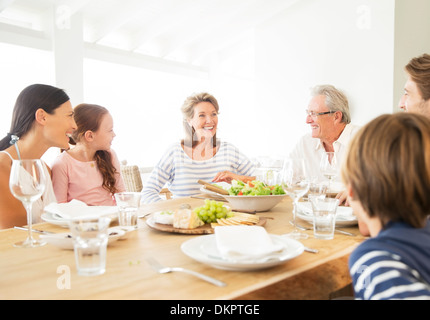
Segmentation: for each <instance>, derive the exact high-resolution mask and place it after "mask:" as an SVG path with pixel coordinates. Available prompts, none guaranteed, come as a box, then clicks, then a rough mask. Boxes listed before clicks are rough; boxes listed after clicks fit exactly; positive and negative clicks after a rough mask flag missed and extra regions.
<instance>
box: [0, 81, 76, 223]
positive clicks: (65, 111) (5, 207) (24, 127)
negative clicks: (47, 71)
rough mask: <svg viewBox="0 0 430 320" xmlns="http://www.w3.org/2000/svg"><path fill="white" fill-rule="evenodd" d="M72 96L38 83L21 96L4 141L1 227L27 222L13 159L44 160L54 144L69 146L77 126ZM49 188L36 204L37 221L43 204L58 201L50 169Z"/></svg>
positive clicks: (0, 176)
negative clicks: (13, 178) (13, 181)
mask: <svg viewBox="0 0 430 320" xmlns="http://www.w3.org/2000/svg"><path fill="white" fill-rule="evenodd" d="M69 100H70V99H69V96H68V95H67V94H66V93H65V92H64V91H63V90H62V89H58V88H56V87H52V86H49V85H43V84H34V85H30V86H28V87H27V88H25V89H24V90H23V91H22V92H21V93H20V94H19V96H18V98H17V100H16V103H15V107H14V109H13V114H12V123H11V127H10V131H9V133H8V134H7V136H6V137H5V138H3V139H2V140H1V141H0V150H2V151H0V229H2V228H10V227H13V226H20V225H25V224H27V213H26V210H25V209H24V206H23V205H22V202H21V201H20V200H18V199H16V198H15V197H14V196H13V195H12V193H11V192H10V190H9V176H10V170H11V167H12V160H19V159H40V158H41V157H42V156H43V154H44V153H45V152H46V151H47V150H48V149H49V148H50V147H58V148H63V149H67V148H69V135H70V134H71V133H72V132H73V130H74V129H76V123H75V121H74V119H73V108H72V104H71V103H70V101H69ZM45 171H46V172H45V174H46V176H47V177H48V179H47V180H48V181H47V184H46V190H45V192H44V194H43V195H42V197H41V198H40V199H39V200H38V201H36V202H35V203H34V205H33V222H39V221H40V215H41V213H42V211H43V207H44V206H46V205H47V204H49V203H51V202H56V199H55V194H54V191H53V188H52V183H51V180H50V179H49V177H50V171H49V169H48V167H47V166H46V165H45Z"/></svg>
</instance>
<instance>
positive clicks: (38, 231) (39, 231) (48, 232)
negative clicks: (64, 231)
mask: <svg viewBox="0 0 430 320" xmlns="http://www.w3.org/2000/svg"><path fill="white" fill-rule="evenodd" d="M14 228H15V229H18V230H24V231H28V228H25V227H16V226H15V227H14ZM31 231H32V232H36V233H41V234H55V232H50V231H43V230H37V229H33V228H32V229H31Z"/></svg>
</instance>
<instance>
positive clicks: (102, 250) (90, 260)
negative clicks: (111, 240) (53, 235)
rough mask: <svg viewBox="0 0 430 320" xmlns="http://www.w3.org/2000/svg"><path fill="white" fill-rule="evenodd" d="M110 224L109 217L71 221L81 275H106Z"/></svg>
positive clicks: (78, 268)
mask: <svg viewBox="0 0 430 320" xmlns="http://www.w3.org/2000/svg"><path fill="white" fill-rule="evenodd" d="M110 222H111V219H110V218H108V217H101V218H87V219H73V220H70V221H69V227H70V230H71V231H72V236H73V247H74V251H75V261H76V268H77V270H78V274H79V275H83V276H95V275H99V274H103V273H105V271H106V251H107V243H108V228H109V224H110Z"/></svg>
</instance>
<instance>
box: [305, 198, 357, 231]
mask: <svg viewBox="0 0 430 320" xmlns="http://www.w3.org/2000/svg"><path fill="white" fill-rule="evenodd" d="M297 218H300V219H303V220H305V221H307V222H309V223H313V213H312V205H311V203H310V202H308V201H303V202H299V204H298V206H297ZM357 224H358V221H357V216H356V215H355V214H354V212H353V211H352V208H351V207H344V206H338V207H337V210H336V227H349V226H355V225H357Z"/></svg>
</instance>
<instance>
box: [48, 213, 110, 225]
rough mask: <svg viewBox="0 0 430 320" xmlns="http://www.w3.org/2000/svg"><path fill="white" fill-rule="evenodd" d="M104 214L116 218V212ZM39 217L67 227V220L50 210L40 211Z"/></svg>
mask: <svg viewBox="0 0 430 320" xmlns="http://www.w3.org/2000/svg"><path fill="white" fill-rule="evenodd" d="M106 216H107V217H109V218H111V219H112V221H116V220H118V214H117V213H114V214H107V215H106ZM40 217H41V218H42V220H43V221H46V222H49V223H51V224H55V225H57V226H60V227H63V228H68V227H69V222H68V220H67V219H63V218H60V217H58V216H57V215H54V214H52V213H50V212H44V213H42V215H41V216H40Z"/></svg>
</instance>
